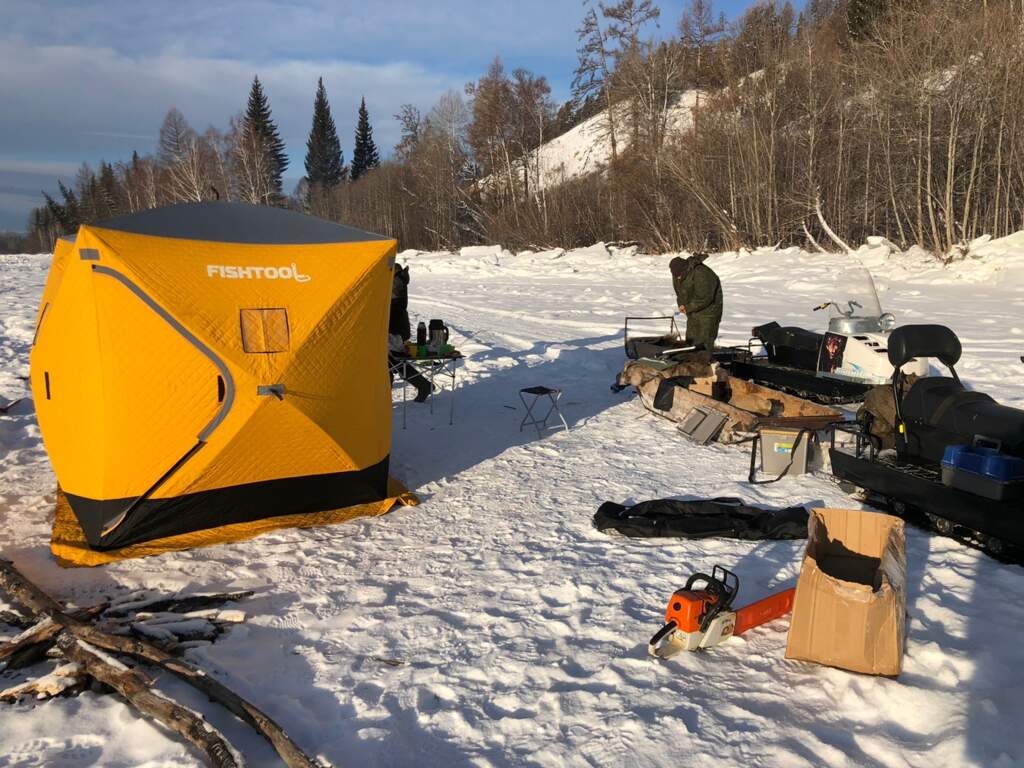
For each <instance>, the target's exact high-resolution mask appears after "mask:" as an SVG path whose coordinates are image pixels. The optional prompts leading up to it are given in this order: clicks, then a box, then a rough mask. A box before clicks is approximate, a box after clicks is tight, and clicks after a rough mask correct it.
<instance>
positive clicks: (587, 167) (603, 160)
mask: <svg viewBox="0 0 1024 768" xmlns="http://www.w3.org/2000/svg"><path fill="white" fill-rule="evenodd" d="M701 94H702V92H701V91H697V90H692V91H687V92H685V93H684V94H682V95H681V96H680V97H679V100H678V101H677V102H676V104H675V105H673V106H672V107H671V108H670V109H669V112H668V117H667V120H668V126H669V130H670V131H682V130H684V129H686V128H689V127H690V126H691V125H692V124H693V116H692V113H693V108H694V106H695V105H696V104H697V99H698V98H699V97H700V95H701ZM607 125H608V120H607V114H606V113H605V112H601V113H599V114H597V115H594V116H593V117H591V118H589V119H587V120H584V121H583V122H582V123H580V124H579V125H577V126H575V127H573V128H570V129H569V130H568V131H566V132H565V133H563V134H562V135H561V136H558V137H557V138H554V139H552V140H551V141H548V142H546V143H544V144H542V145H541V146H540V147H539V148H538V149H535V150H533V152H531V153H530V167H531V168H533V169H536V173H537V178H538V179H539V184H540V187H541V188H542V189H546V188H548V187H552V186H555V185H558V184H561V183H563V182H566V181H569V180H571V179H575V178H578V177H580V176H585V175H586V174H588V173H593V172H594V171H599V170H601V169H602V168H604V167H605V166H606V165H607V164H608V163H609V161H610V160H611V157H612V148H611V141H610V140H609V138H608V130H607ZM623 133H624V134H625V133H626V131H623ZM619 140H620V142H623V143H625V140H624V139H622V138H620V139H619Z"/></svg>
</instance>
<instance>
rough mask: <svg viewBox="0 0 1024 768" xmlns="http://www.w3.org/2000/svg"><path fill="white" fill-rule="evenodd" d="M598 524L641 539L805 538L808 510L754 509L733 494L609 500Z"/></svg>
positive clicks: (595, 518)
mask: <svg viewBox="0 0 1024 768" xmlns="http://www.w3.org/2000/svg"><path fill="white" fill-rule="evenodd" d="M594 527H595V528H597V530H599V531H602V532H607V531H618V532H619V533H621V534H623V535H625V536H631V537H633V538H642V539H655V538H684V539H707V538H716V537H720V538H727V539H745V540H748V541H755V540H762V539H806V538H807V510H806V509H805V508H804V507H786V508H785V509H766V508H764V507H752V506H749V505H747V504H744V503H743V502H742V501H741V500H740V499H732V498H720V499H690V500H686V501H682V500H678V499H656V500H653V501H643V502H640V503H639V504H637V505H635V506H633V507H625V506H623V505H622V504H616V503H615V502H612V501H606V502H605V503H604V504H602V505H601V506H600V508H599V509H598V510H597V514H595V515H594Z"/></svg>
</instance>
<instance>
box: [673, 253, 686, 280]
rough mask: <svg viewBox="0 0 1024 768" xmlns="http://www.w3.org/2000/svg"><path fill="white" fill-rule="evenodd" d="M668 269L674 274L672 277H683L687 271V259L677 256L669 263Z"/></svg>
mask: <svg viewBox="0 0 1024 768" xmlns="http://www.w3.org/2000/svg"><path fill="white" fill-rule="evenodd" d="M668 268H669V271H670V272H671V273H672V277H682V276H683V275H684V274H685V273H686V269H687V264H686V259H682V258H680V257H679V256H676V257H675V258H674V259H672V261H670V262H669V263H668Z"/></svg>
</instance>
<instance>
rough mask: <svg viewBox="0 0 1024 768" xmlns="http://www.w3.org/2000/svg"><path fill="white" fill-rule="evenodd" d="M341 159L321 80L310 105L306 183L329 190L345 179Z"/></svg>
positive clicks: (321, 79) (322, 80)
mask: <svg viewBox="0 0 1024 768" xmlns="http://www.w3.org/2000/svg"><path fill="white" fill-rule="evenodd" d="M344 162H345V161H344V158H343V156H342V153H341V142H340V141H339V140H338V130H337V128H336V127H335V125H334V118H333V117H331V105H330V104H328V103H327V90H326V89H325V88H324V79H323V78H322V77H321V78H320V80H319V81H318V82H317V86H316V99H315V100H314V102H313V127H312V128H310V130H309V138H308V139H307V140H306V179H307V180H308V181H309V184H310V187H320V188H323V189H331V188H332V187H336V186H338V184H340V183H341V182H342V181H343V180H344V178H345V166H344Z"/></svg>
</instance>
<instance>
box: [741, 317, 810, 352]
mask: <svg viewBox="0 0 1024 768" xmlns="http://www.w3.org/2000/svg"><path fill="white" fill-rule="evenodd" d="M754 338H755V339H759V340H760V341H761V342H763V343H764V344H771V345H772V346H779V347H794V348H796V349H802V350H806V351H810V352H815V353H817V351H818V349H819V348H820V347H821V339H822V335H821V334H820V333H815V332H814V331H808V330H807V329H806V328H797V327H796V326H791V325H787V326H781V325H779V324H778V323H777V322H775V321H774V320H773V321H772V322H770V323H765V324H764V325H759V326H757V328H755V329H754Z"/></svg>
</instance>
